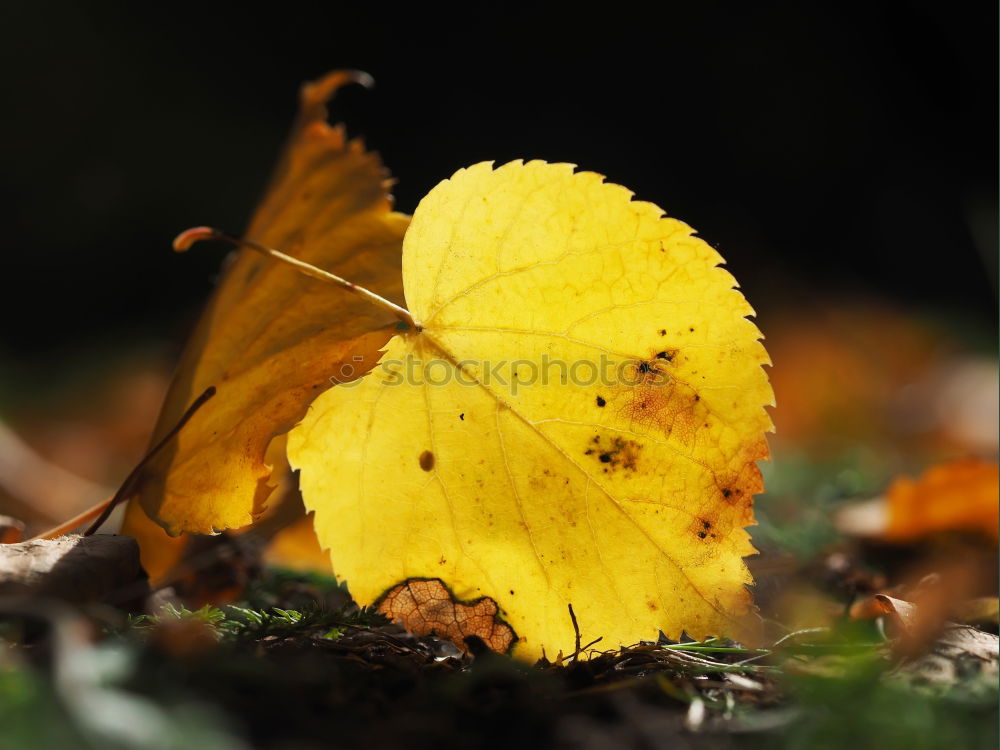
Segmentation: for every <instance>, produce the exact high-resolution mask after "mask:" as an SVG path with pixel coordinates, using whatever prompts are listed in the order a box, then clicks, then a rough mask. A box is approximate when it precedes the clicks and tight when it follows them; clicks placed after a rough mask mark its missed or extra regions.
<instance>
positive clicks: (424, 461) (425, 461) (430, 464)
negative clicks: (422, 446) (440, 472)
mask: <svg viewBox="0 0 1000 750" xmlns="http://www.w3.org/2000/svg"><path fill="white" fill-rule="evenodd" d="M420 468H421V469H423V470H424V471H430V470H431V469H433V468H434V454H433V453H431V452H430V451H424V452H423V453H421V454H420Z"/></svg>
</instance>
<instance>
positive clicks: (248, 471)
mask: <svg viewBox="0 0 1000 750" xmlns="http://www.w3.org/2000/svg"><path fill="white" fill-rule="evenodd" d="M355 79H356V76H355V75H354V74H350V73H344V72H338V73H332V74H330V75H328V76H326V77H325V78H323V79H321V80H319V81H317V82H315V83H313V84H309V85H306V86H305V87H303V90H302V95H301V106H300V112H299V117H298V120H297V121H296V125H295V127H294V129H293V131H292V135H291V137H290V140H289V143H288V145H287V147H286V150H285V153H284V155H283V157H282V159H281V161H280V162H279V165H278V168H277V171H276V173H275V175H274V178H273V180H272V183H271V185H270V187H269V189H268V191H267V194H266V196H265V197H264V200H263V202H262V203H261V205H260V207H259V208H258V209H257V212H256V214H255V216H254V218H253V221H252V222H251V224H250V228H249V230H248V231H247V233H246V238H247V239H249V240H253V241H256V242H258V243H260V244H262V245H265V246H269V247H275V248H279V249H281V250H282V251H284V252H286V253H288V254H289V255H292V256H295V257H296V258H299V259H301V260H303V261H306V262H308V263H311V264H313V265H315V266H319V267H320V268H323V269H326V270H330V271H333V272H335V273H338V274H341V275H343V276H345V277H347V278H349V279H351V280H352V281H354V282H356V283H358V284H362V285H364V286H365V287H367V288H369V289H372V290H374V291H376V292H378V293H379V294H381V295H382V296H384V297H388V298H390V299H396V300H399V299H401V296H402V294H401V292H402V289H401V280H400V272H399V263H400V251H401V243H402V236H403V233H404V231H405V229H406V226H407V224H408V221H409V218H408V217H407V216H404V215H402V214H399V213H394V212H393V211H392V210H391V198H390V196H389V193H388V189H387V185H388V179H387V178H388V175H387V172H386V170H385V168H384V167H383V166H382V164H381V162H380V161H379V159H378V157H377V156H375V155H374V154H371V153H367V152H366V151H365V150H364V147H363V146H362V145H361V144H360V143H359V142H358V141H348V140H347V139H346V137H345V134H344V130H343V128H341V127H331V126H329V125H328V124H327V123H326V109H325V106H324V103H325V101H326V100H327V99H328V98H329V97H330V96H331V95H332V94H333V93H334V92H335V91H336V90H337V89H338V88H339V87H340V86H342V85H343V84H345V83H347V82H348V81H350V80H355ZM395 322H396V321H395V319H394V318H393V317H392V315H391V314H389V313H387V312H385V311H384V310H381V309H379V308H376V307H374V306H372V305H370V304H368V303H367V302H365V301H364V300H362V299H360V298H359V297H357V296H355V295H352V294H349V293H347V292H346V291H344V290H341V289H336V288H332V287H331V286H330V285H328V284H324V283H323V282H321V281H317V280H315V279H312V278H309V277H307V276H304V275H303V274H301V273H299V272H298V271H296V270H295V269H293V268H290V267H288V266H287V265H285V264H282V263H277V262H275V261H274V260H271V259H269V258H265V257H262V256H260V255H257V254H255V253H253V252H252V251H250V250H247V249H241V250H240V251H238V252H237V253H235V256H234V258H233V259H232V262H231V263H230V265H229V266H228V268H227V270H226V272H225V275H224V277H223V279H222V281H221V283H220V284H219V286H218V288H217V289H216V291H215V295H214V297H213V299H212V301H211V302H210V304H209V307H208V309H207V310H206V311H205V313H204V315H203V316H202V318H201V321H200V323H199V325H198V328H197V330H196V331H195V333H194V335H193V337H192V339H191V341H190V343H189V345H188V348H187V350H186V351H185V354H184V357H183V359H182V361H181V364H180V367H179V370H178V374H177V376H176V378H175V380H174V382H173V384H172V386H171V388H170V391H169V393H168V395H167V398H166V402H165V404H164V407H163V410H162V412H161V414H160V419H159V422H158V425H157V428H156V432H155V434H154V437H153V442H154V443H156V442H157V441H158V440H159V439H160V437H162V435H164V434H165V433H166V432H167V431H169V430H170V429H171V428H172V427H173V426H174V425H175V424H176V423H177V421H178V419H179V417H180V415H181V414H182V413H183V412H184V411H185V410H186V409H187V407H188V405H189V404H190V403H191V402H192V401H193V400H194V399H195V398H197V397H198V395H199V394H201V393H202V392H203V391H204V390H205V389H206V388H208V387H209V386H215V387H216V388H217V393H216V395H215V397H214V398H212V399H211V400H210V401H209V402H208V403H207V404H206V405H205V406H203V407H202V408H201V409H200V410H199V411H198V412H197V413H196V414H195V416H194V417H193V418H192V419H191V421H190V422H189V423H188V424H187V425H186V426H185V427H184V429H182V430H181V432H180V434H179V435H178V437H177V439H176V440H174V441H172V443H171V446H170V448H169V450H167V451H164V453H163V455H162V456H158V457H157V458H156V459H155V460H154V461H153V462H152V464H151V466H150V467H149V470H148V471H147V472H146V473H145V474H144V476H143V484H142V486H141V492H140V496H139V499H140V500H141V504H142V507H143V508H144V509H145V511H146V513H147V514H148V515H149V516H150V517H151V518H153V519H154V520H155V521H156V522H157V523H158V524H160V525H161V526H163V528H165V529H166V530H167V531H168V532H169V533H171V534H178V533H181V532H194V533H201V534H207V533H212V532H214V531H217V530H221V529H226V528H235V527H241V526H245V525H247V524H249V523H251V522H252V521H253V520H254V518H256V517H257V516H259V515H260V513H261V512H262V511H263V509H264V505H265V501H266V499H267V497H268V495H269V494H270V492H271V490H272V485H273V484H274V483H275V480H276V479H277V478H275V479H272V478H271V468H270V466H268V465H267V463H266V462H265V452H266V451H267V448H268V445H269V443H270V442H271V440H272V438H273V437H275V436H276V435H280V434H282V433H285V432H287V431H288V430H289V429H290V428H291V427H292V426H293V425H294V424H295V423H296V422H298V420H299V419H301V417H302V415H303V414H304V413H305V410H306V408H307V406H308V404H309V403H310V402H311V401H312V399H313V398H315V396H316V395H317V394H319V393H321V392H322V391H323V390H325V389H326V388H329V387H330V385H331V383H332V382H336V381H343V380H350V379H352V378H353V377H356V376H357V375H358V374H360V373H362V372H364V371H365V370H366V369H368V368H370V367H371V366H372V365H373V364H374V362H375V361H376V360H377V356H378V350H379V348H380V347H381V346H383V345H384V344H385V342H386V341H387V340H388V338H389V336H390V335H391V331H392V327H393V325H394V324H395ZM137 518H138V516H137V514H136V510H135V509H134V508H132V509H130V512H129V514H128V521H127V523H126V526H125V528H124V529H123V531H124V533H130V532H132V531H133V530H134V531H135V533H141V534H144V535H145V536H147V537H150V538H155V534H154V535H150V534H149V533H147V532H149V529H148V528H147V529H143V528H142V522H141V520H137ZM150 543H152V542H150ZM161 544H164V545H166V546H169V544H167V543H165V542H161ZM161 551H163V550H161ZM151 555H152V552H150V555H147V557H149V558H150V559H152V558H151Z"/></svg>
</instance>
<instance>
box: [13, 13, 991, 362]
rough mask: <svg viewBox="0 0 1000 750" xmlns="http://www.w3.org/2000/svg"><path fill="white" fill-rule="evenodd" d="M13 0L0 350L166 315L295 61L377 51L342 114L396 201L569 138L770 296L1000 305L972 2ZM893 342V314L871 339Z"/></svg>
mask: <svg viewBox="0 0 1000 750" xmlns="http://www.w3.org/2000/svg"><path fill="white" fill-rule="evenodd" d="M477 6H478V4H473V3H469V4H467V5H465V6H457V7H455V8H451V9H448V10H435V11H432V10H430V9H429V8H430V6H427V7H417V6H410V9H409V10H407V11H405V12H400V11H399V10H398V9H396V8H394V7H393V6H392V5H390V4H374V3H366V4H364V5H361V4H343V3H337V2H327V3H325V4H323V5H321V6H318V7H310V6H305V5H300V4H297V3H294V2H286V3H277V4H272V5H270V6H269V10H268V11H267V14H260V13H255V12H250V11H248V10H246V8H241V7H239V6H234V7H232V8H229V9H225V8H222V7H205V6H192V7H185V6H184V5H179V4H174V3H129V4H120V5H119V4H113V3H106V4H96V3H85V2H84V3H81V2H70V1H69V0H63V1H62V2H54V3H44V2H36V3H21V2H14V3H9V2H8V3H5V4H4V9H3V10H2V11H0V13H2V15H3V18H2V19H0V20H2V32H0V33H2V35H3V39H2V45H0V50H2V51H0V55H2V58H0V63H2V65H3V72H2V74H0V80H2V95H3V115H2V122H0V137H2V153H3V159H2V162H3V167H2V170H0V197H2V206H3V217H2V218H3V232H2V233H0V242H2V249H3V256H2V266H0V274H2V278H3V282H4V283H3V287H2V289H3V291H2V294H0V316H2V320H3V321H4V322H3V325H2V327H0V331H2V333H0V365H4V366H8V367H16V366H18V365H19V364H21V363H24V362H30V361H35V360H38V359H39V358H52V357H53V356H59V353H60V352H64V351H70V350H74V351H80V350H86V347H87V346H88V345H89V342H92V341H95V340H106V339H108V338H112V339H116V340H118V341H120V342H122V344H123V345H128V344H129V342H132V341H139V340H159V341H171V342H180V341H181V340H182V339H183V336H184V334H185V332H186V329H187V326H188V325H190V323H191V321H192V320H193V317H194V316H195V315H196V314H197V310H198V308H199V307H200V305H201V304H202V302H203V300H204V299H205V297H206V296H207V294H208V292H209V290H210V284H211V281H212V278H213V276H214V274H215V273H216V270H217V269H218V266H219V263H220V260H221V252H220V251H219V250H215V251H213V250H212V249H210V248H203V249H201V251H200V252H198V253H193V254H189V255H186V256H177V255H174V254H173V253H171V251H170V249H169V244H170V240H171V239H172V237H173V236H174V235H175V234H176V233H177V232H178V231H180V230H182V229H184V228H186V227H189V226H192V225H196V224H203V223H207V224H213V225H216V226H221V227H224V228H229V229H230V230H231V231H237V232H238V231H240V229H241V228H242V227H243V226H244V225H245V223H246V220H247V218H248V216H249V214H250V212H251V211H252V209H253V207H254V204H255V202H256V200H257V197H258V196H259V194H260V191H261V189H262V188H263V185H264V183H265V180H266V178H267V176H268V173H269V171H270V169H271V166H272V164H273V161H274V158H275V156H276V153H277V150H278V148H279V146H280V144H281V142H282V140H283V138H284V136H285V133H286V131H287V128H288V126H289V124H290V122H291V117H292V115H293V112H294V107H295V98H296V96H295V94H296V90H297V87H298V85H299V84H300V83H301V82H302V81H304V80H306V79H309V78H313V77H315V76H317V75H319V74H321V73H323V72H324V71H326V70H329V69H332V68H337V67H352V68H361V69H364V70H367V71H369V72H370V73H372V74H373V75H374V76H375V79H376V81H377V86H376V87H375V89H374V90H372V91H364V90H363V89H360V88H357V87H354V88H352V89H351V90H346V91H344V92H343V93H342V95H341V96H340V97H339V98H338V100H337V101H336V103H335V105H334V107H333V115H334V117H335V118H337V119H342V120H344V121H346V122H347V123H348V126H349V130H350V131H351V132H352V133H354V134H363V135H364V136H365V138H366V140H367V142H368V143H369V144H370V146H371V147H373V148H375V149H377V150H378V151H380V152H381V154H382V155H383V157H384V159H385V161H386V163H387V165H388V166H389V167H390V169H391V170H392V171H393V173H394V174H395V175H396V176H397V177H398V180H399V183H398V186H397V189H396V195H397V204H398V207H399V208H400V209H401V210H403V211H407V212H411V211H412V210H413V209H414V207H415V206H416V204H417V202H418V200H419V199H420V197H421V196H422V195H424V194H425V193H426V192H427V191H428V190H429V189H430V188H431V187H432V186H433V185H434V184H436V183H437V182H438V181H439V180H441V179H443V178H445V177H447V176H449V175H450V174H451V173H452V172H453V171H454V170H456V169H457V168H459V167H462V166H466V165H468V164H471V163H474V162H477V161H481V160H486V159H495V160H497V161H498V162H504V161H507V160H510V159H513V158H518V157H525V158H543V159H546V160H548V161H570V162H573V163H576V164H578V165H580V166H581V167H582V168H586V169H590V170H594V171H598V172H601V173H602V174H605V175H607V176H608V178H609V179H610V180H612V181H614V182H617V183H620V184H623V185H625V186H627V187H629V188H630V189H632V190H634V191H635V192H636V194H637V195H638V197H640V198H642V199H646V200H650V201H653V202H655V203H657V204H659V205H660V206H662V207H663V208H665V209H666V210H667V211H668V212H669V213H670V214H672V215H674V216H677V217H679V218H682V219H683V220H685V221H687V222H688V223H689V224H691V225H692V226H694V227H695V228H696V229H698V230H699V232H700V233H701V234H702V236H704V237H705V238H706V239H707V240H708V241H709V242H711V243H712V244H713V245H715V246H716V247H718V248H719V249H720V251H721V252H722V254H723V255H724V256H725V257H726V258H727V260H728V262H729V267H730V269H731V270H732V272H733V273H734V274H735V276H736V277H737V278H738V279H739V280H740V281H741V283H742V286H743V287H744V289H745V291H746V293H747V296H748V297H749V299H750V301H751V303H752V304H754V305H755V306H756V307H757V308H758V310H759V311H760V312H761V316H762V321H761V324H762V327H763V329H764V330H765V333H766V331H767V326H766V320H764V318H766V316H767V314H768V312H769V311H771V310H776V309H779V308H783V309H788V308H789V307H792V308H793V309H794V306H795V305H796V304H797V303H798V301H802V302H803V303H805V302H808V301H810V300H813V299H815V298H816V297H819V296H833V297H835V298H840V299H853V298H876V299H886V300H889V301H892V302H897V303H901V304H903V305H906V306H910V307H915V308H920V309H921V310H924V311H930V312H931V313H932V314H936V315H943V316H946V317H948V316H950V317H953V318H954V319H956V320H961V321H964V322H963V323H962V324H963V325H964V324H965V323H971V324H972V325H973V326H979V327H981V328H983V329H985V330H986V331H987V333H989V332H991V331H992V330H993V328H994V326H995V308H996V296H995V294H996V293H995V284H994V280H995V276H996V273H995V272H996V223H997V210H996V200H997V127H996V126H997V121H996V111H997V97H996V92H997V80H996V79H997V75H996V70H997V62H996V29H997V18H996V7H995V5H994V4H991V3H951V4H941V3H931V2H911V3H891V4H887V3H865V4H862V5H857V6H851V5H844V4H840V3H829V4H826V3H823V4H820V3H788V4H770V3H764V4H758V3H754V4H749V3H740V4H733V5H732V6H725V5H717V4H712V3H698V2H696V3H676V4H672V5H671V4H667V5H658V6H656V7H657V8H658V10H657V11H656V12H655V13H654V12H651V11H649V10H645V9H643V8H644V7H645V4H632V3H617V4H615V3H612V4H606V5H605V6H604V7H603V9H602V10H601V11H600V12H599V13H593V12H589V13H588V12H585V11H583V10H582V7H581V6H580V5H579V4H573V5H568V6H566V7H565V8H562V9H559V8H556V7H555V6H539V7H537V8H533V9H531V10H524V9H522V7H521V6H519V5H511V6H509V7H508V6H502V5H491V6H489V8H490V9H489V12H481V11H475V12H473V11H472V9H473V8H474V7H477ZM887 345H891V342H887Z"/></svg>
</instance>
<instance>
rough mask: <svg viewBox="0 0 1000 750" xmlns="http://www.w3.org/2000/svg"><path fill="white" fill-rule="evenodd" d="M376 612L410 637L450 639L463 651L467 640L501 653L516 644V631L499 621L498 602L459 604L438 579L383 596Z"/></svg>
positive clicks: (410, 583) (409, 582) (417, 580)
mask: <svg viewBox="0 0 1000 750" xmlns="http://www.w3.org/2000/svg"><path fill="white" fill-rule="evenodd" d="M511 593H513V592H511ZM377 609H378V611H379V612H381V613H382V614H384V615H385V616H386V617H389V618H390V619H392V620H393V621H395V622H398V623H399V624H400V625H402V626H403V627H404V628H406V629H407V630H409V631H410V632H411V633H416V634H417V635H436V636H438V637H439V638H447V639H448V640H450V641H452V642H453V643H454V644H455V645H456V646H458V647H459V648H460V649H462V650H463V651H465V650H466V649H467V648H468V646H467V644H466V642H465V639H466V637H468V636H475V637H478V638H481V639H482V640H483V642H484V643H485V644H486V645H487V646H489V647H490V648H491V649H493V650H494V651H497V652H499V653H505V652H506V651H508V650H509V649H510V647H511V646H512V645H513V643H514V641H516V640H517V635H516V634H515V633H514V630H513V629H512V628H511V627H510V625H508V624H507V623H505V622H504V621H503V620H502V619H501V618H500V617H499V614H498V612H499V608H498V607H497V603H496V602H495V601H493V600H492V599H490V598H489V597H487V596H483V597H480V598H479V599H476V600H474V601H471V602H462V601H457V600H455V599H454V598H453V597H452V595H451V592H449V591H448V589H447V588H446V587H445V585H444V582H443V581H442V580H441V579H439V578H411V579H409V580H407V581H404V582H403V583H400V584H398V585H396V586H394V587H392V588H391V589H389V591H387V592H386V593H385V594H384V595H383V596H382V598H381V599H380V600H379V601H378V602H377Z"/></svg>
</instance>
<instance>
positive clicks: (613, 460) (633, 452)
mask: <svg viewBox="0 0 1000 750" xmlns="http://www.w3.org/2000/svg"><path fill="white" fill-rule="evenodd" d="M594 442H595V443H597V442H600V439H599V438H595V440H594ZM603 448H604V450H603V451H602V452H601V453H599V454H598V455H597V460H598V461H600V462H601V463H602V464H606V468H605V469H604V471H605V472H607V471H608V467H610V468H614V469H618V468H621V469H625V470H627V471H635V469H636V464H637V462H638V460H639V454H640V452H641V451H642V444H641V443H637V442H636V441H635V440H626V439H625V438H622V437H618V436H617V435H616V436H614V437H612V438H611V439H610V441H608V442H607V443H606V444H605V445H604V446H603ZM593 453H595V451H593V450H586V451H584V455H588V456H589V455H592V454H593Z"/></svg>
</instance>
